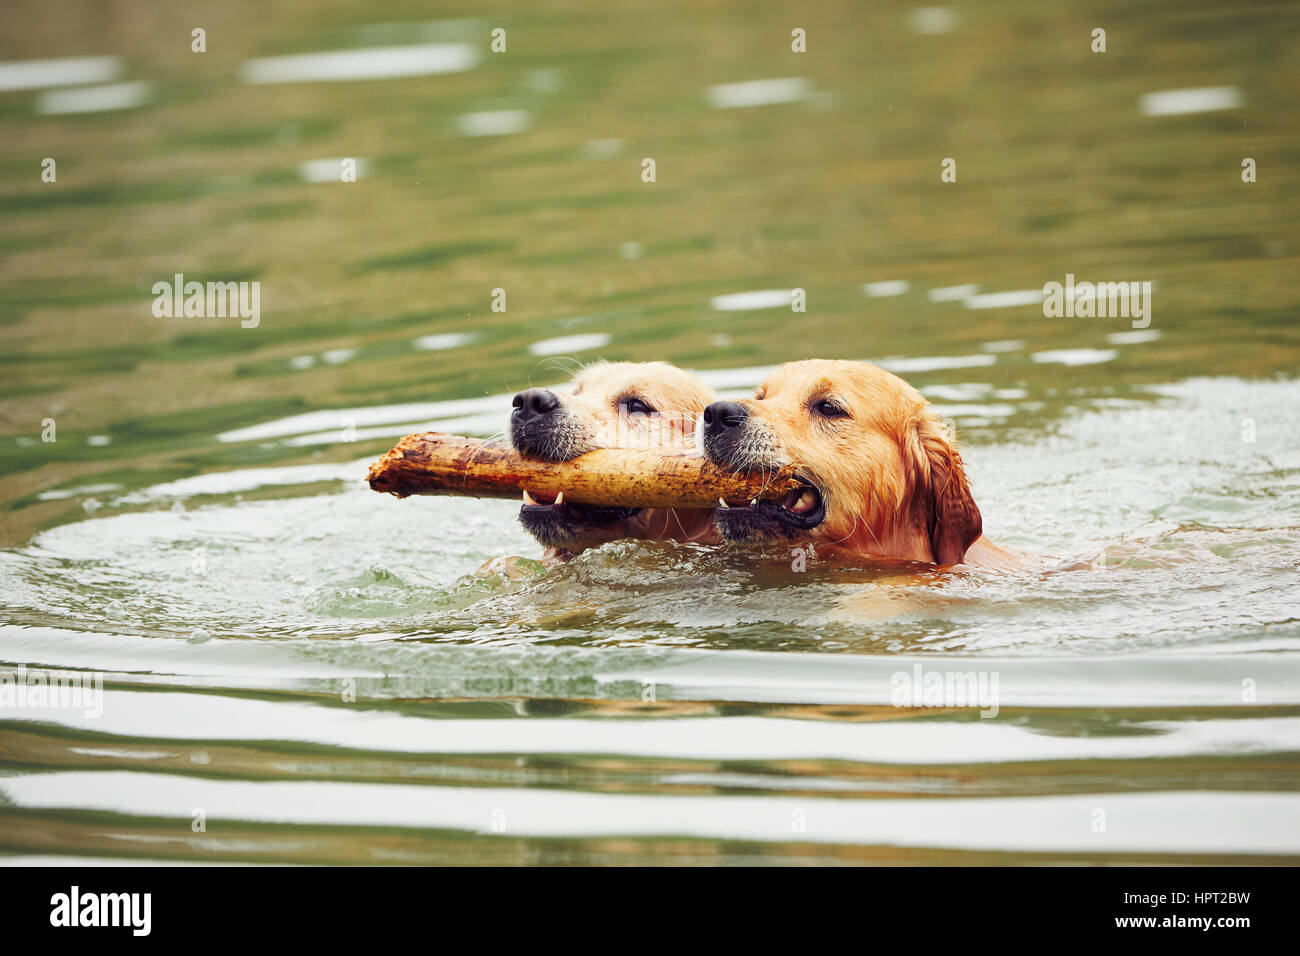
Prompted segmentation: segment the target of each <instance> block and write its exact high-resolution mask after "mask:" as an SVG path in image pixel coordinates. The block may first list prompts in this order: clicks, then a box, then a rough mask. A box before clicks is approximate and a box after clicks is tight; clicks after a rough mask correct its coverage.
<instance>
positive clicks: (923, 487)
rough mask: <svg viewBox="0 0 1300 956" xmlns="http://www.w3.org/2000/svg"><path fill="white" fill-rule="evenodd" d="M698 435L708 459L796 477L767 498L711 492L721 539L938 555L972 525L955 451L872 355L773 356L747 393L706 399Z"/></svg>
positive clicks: (957, 543) (974, 511)
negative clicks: (724, 497)
mask: <svg viewBox="0 0 1300 956" xmlns="http://www.w3.org/2000/svg"><path fill="white" fill-rule="evenodd" d="M698 441H699V444H700V447H701V450H702V451H703V452H704V454H705V455H707V456H708V457H709V459H710V460H712V461H713V462H714V463H715V464H718V465H721V466H723V467H726V468H730V469H732V470H736V471H771V472H775V471H776V470H777V469H779V468H781V467H783V466H785V465H789V464H796V465H797V466H798V471H797V472H796V474H797V475H798V476H799V478H800V479H801V480H802V481H803V482H804V484H803V485H802V486H801V487H800V488H797V489H795V490H794V491H792V492H790V493H789V494H787V495H786V496H785V497H784V498H782V499H781V500H779V501H772V502H766V501H758V502H756V503H748V502H722V503H720V506H719V508H718V509H717V511H716V513H715V515H714V518H715V521H716V522H717V525H718V529H719V531H721V532H722V535H723V537H725V538H727V539H728V540H733V541H763V540H785V541H801V540H807V541H811V542H813V543H815V544H817V545H818V546H819V548H820V547H821V546H825V548H826V549H827V550H828V551H839V552H847V553H851V554H859V555H874V556H879V557H890V558H900V559H905V560H914V561H928V562H933V563H935V564H941V565H948V564H957V563H959V562H961V560H962V558H963V557H964V556H965V554H966V550H967V548H969V547H970V545H971V544H972V543H973V542H974V541H975V540H976V539H977V538H979V536H980V534H981V531H982V520H981V517H980V512H979V508H978V507H976V505H975V501H974V499H973V498H972V497H971V493H970V485H969V483H968V481H967V479H966V472H965V469H964V468H963V466H962V461H961V456H960V455H959V454H958V453H957V450H956V448H955V447H954V446H953V443H952V441H951V440H950V439H949V438H948V436H947V434H946V432H945V430H944V428H943V427H942V425H941V424H940V422H939V421H938V419H937V418H936V417H935V415H934V412H933V411H932V410H931V409H930V407H929V405H928V403H927V402H926V400H925V398H924V397H922V395H921V394H920V392H918V391H917V390H916V389H914V388H913V387H912V386H910V385H908V384H907V383H906V382H904V381H903V380H902V379H900V378H898V377H897V376H896V375H892V374H890V373H889V372H886V371H884V370H883V369H880V368H877V367H876V366H874V365H868V364H866V363H864V362H844V361H827V360H822V359H813V360H809V361H803V362H791V363H789V364H786V365H782V366H781V367H780V368H778V369H777V370H776V371H775V372H773V373H772V374H771V375H770V376H769V377H768V379H767V381H765V382H764V383H763V384H762V385H760V386H759V388H758V390H757V392H756V393H755V395H754V398H753V399H745V400H742V401H735V402H714V403H713V404H712V405H710V406H708V408H706V409H705V410H704V413H703V414H702V415H701V420H700V427H699V430H698Z"/></svg>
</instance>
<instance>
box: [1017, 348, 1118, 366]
mask: <svg viewBox="0 0 1300 956" xmlns="http://www.w3.org/2000/svg"><path fill="white" fill-rule="evenodd" d="M1118 355H1119V353H1118V352H1117V351H1115V350H1114V349H1049V350H1047V351H1045V352H1035V353H1033V354H1032V355H1031V356H1029V357H1030V358H1031V359H1033V360H1034V361H1035V362H1038V363H1040V364H1048V365H1100V364H1101V363H1102V362H1112V361H1114V360H1115V358H1116V356H1118Z"/></svg>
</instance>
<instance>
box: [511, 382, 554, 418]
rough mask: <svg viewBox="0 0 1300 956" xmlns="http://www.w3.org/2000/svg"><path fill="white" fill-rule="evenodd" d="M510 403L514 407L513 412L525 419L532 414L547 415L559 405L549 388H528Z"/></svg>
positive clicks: (531, 416)
mask: <svg viewBox="0 0 1300 956" xmlns="http://www.w3.org/2000/svg"><path fill="white" fill-rule="evenodd" d="M510 404H511V405H513V406H514V408H515V410H514V412H513V414H514V415H515V416H517V417H518V418H522V419H523V420H524V421H527V420H528V419H530V418H533V417H534V416H539V415H549V414H550V413H551V412H553V411H555V410H556V409H557V408H559V407H560V400H559V399H558V398H556V397H555V393H554V392H552V391H550V390H549V389H545V388H529V389H525V390H524V391H522V392H520V393H519V394H518V395H516V396H515V398H514V401H512V402H511V403H510Z"/></svg>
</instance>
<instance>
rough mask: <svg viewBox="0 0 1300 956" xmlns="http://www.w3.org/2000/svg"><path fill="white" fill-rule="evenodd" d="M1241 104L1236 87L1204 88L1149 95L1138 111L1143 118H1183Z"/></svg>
mask: <svg viewBox="0 0 1300 956" xmlns="http://www.w3.org/2000/svg"><path fill="white" fill-rule="evenodd" d="M1241 104H1242V95H1241V91H1240V90H1238V89H1237V88H1236V87H1235V86H1202V87H1197V88H1195V89H1187V90H1161V91H1160V92H1158V93H1147V94H1145V95H1144V96H1143V97H1142V98H1141V99H1140V100H1139V101H1138V110H1139V111H1140V112H1141V113H1142V115H1143V116H1181V115H1183V114H1185V113H1211V112H1214V111H1216V110H1233V109H1236V108H1237V107H1239V106H1241Z"/></svg>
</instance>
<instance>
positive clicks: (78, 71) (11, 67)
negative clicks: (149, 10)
mask: <svg viewBox="0 0 1300 956" xmlns="http://www.w3.org/2000/svg"><path fill="white" fill-rule="evenodd" d="M121 75H122V58H121V57H120V56H75V57H61V58H57V59H50V60H9V61H7V62H0V91H4V90H39V89H45V88H47V87H51V86H80V85H82V84H90V83H109V82H112V81H113V80H116V79H117V78H118V77H119V76H121Z"/></svg>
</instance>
